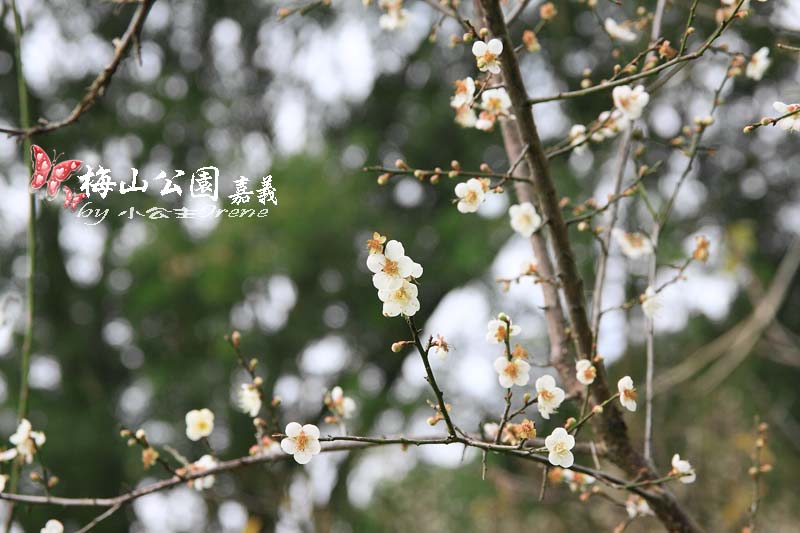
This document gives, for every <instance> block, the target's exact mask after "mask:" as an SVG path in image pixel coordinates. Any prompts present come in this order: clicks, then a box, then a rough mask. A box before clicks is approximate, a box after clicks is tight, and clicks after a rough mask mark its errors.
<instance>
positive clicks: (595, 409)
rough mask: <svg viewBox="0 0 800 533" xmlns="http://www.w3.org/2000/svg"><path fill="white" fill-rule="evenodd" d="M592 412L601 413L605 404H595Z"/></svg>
mask: <svg viewBox="0 0 800 533" xmlns="http://www.w3.org/2000/svg"><path fill="white" fill-rule="evenodd" d="M592 412H593V413H594V414H596V415H599V414H600V413H602V412H603V406H602V405H595V406H594V407H592Z"/></svg>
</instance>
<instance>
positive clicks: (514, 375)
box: [494, 357, 531, 389]
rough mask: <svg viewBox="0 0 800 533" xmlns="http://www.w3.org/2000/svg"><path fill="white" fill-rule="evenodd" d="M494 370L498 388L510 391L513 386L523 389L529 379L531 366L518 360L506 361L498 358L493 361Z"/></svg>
mask: <svg viewBox="0 0 800 533" xmlns="http://www.w3.org/2000/svg"><path fill="white" fill-rule="evenodd" d="M494 369H495V371H497V374H498V380H499V381H500V386H501V387H503V388H504V389H510V388H511V387H512V386H513V385H517V386H519V387H524V386H525V385H527V384H528V381H529V380H530V379H531V377H530V375H529V373H530V371H531V365H529V364H528V363H527V362H526V361H523V360H522V359H519V358H514V359H511V360H508V359H507V358H505V357H498V358H497V359H495V361H494Z"/></svg>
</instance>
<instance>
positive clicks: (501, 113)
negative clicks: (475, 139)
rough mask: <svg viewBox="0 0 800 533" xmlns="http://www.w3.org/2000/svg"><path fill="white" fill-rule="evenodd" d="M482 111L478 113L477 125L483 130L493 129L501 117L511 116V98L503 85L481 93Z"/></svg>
mask: <svg viewBox="0 0 800 533" xmlns="http://www.w3.org/2000/svg"><path fill="white" fill-rule="evenodd" d="M480 107H481V109H482V111H481V113H480V115H478V121H477V122H476V123H475V127H476V128H477V129H479V130H483V131H491V130H492V129H493V128H494V125H495V122H497V119H498V118H499V117H511V115H510V114H509V110H510V109H511V99H510V98H509V97H508V93H507V92H506V90H505V89H503V88H502V87H501V88H499V89H488V90H486V91H483V93H481V105H480Z"/></svg>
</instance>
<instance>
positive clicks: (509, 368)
mask: <svg viewBox="0 0 800 533" xmlns="http://www.w3.org/2000/svg"><path fill="white" fill-rule="evenodd" d="M504 372H505V373H506V374H507V375H508V376H509V377H510V378H512V379H513V378H516V377H517V374H518V373H519V372H518V370H517V365H515V364H514V363H513V362H512V361H509V362H508V363H507V364H506V368H505V370H504Z"/></svg>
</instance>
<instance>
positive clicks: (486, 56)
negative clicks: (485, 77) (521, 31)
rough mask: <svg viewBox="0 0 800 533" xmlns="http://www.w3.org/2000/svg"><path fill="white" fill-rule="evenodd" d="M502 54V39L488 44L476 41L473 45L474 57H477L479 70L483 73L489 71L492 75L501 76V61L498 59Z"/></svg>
mask: <svg viewBox="0 0 800 533" xmlns="http://www.w3.org/2000/svg"><path fill="white" fill-rule="evenodd" d="M502 52H503V41H501V40H500V39H492V40H491V41H489V42H488V43H485V42H483V41H475V43H474V44H473V45H472V55H474V56H475V62H476V63H477V65H478V70H480V71H481V72H486V71H489V72H491V73H492V74H499V73H500V61H499V60H498V58H499V56H500V54H501V53H502Z"/></svg>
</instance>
